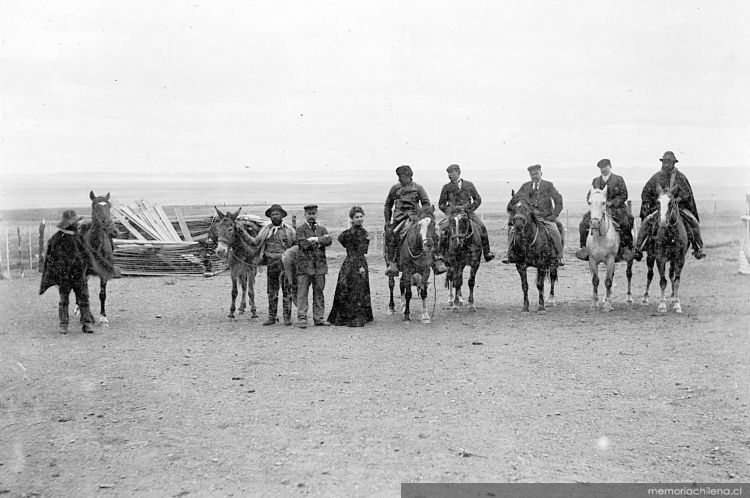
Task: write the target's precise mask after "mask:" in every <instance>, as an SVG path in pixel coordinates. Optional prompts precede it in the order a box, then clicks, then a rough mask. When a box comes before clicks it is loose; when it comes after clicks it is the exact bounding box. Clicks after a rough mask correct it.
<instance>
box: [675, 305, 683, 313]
mask: <svg viewBox="0 0 750 498" xmlns="http://www.w3.org/2000/svg"><path fill="white" fill-rule="evenodd" d="M674 312H675V313H682V307H681V306H675V308H674Z"/></svg>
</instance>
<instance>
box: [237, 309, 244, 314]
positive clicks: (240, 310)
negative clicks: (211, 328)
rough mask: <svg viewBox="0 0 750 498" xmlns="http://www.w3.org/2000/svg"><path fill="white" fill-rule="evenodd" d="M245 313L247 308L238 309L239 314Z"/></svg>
mask: <svg viewBox="0 0 750 498" xmlns="http://www.w3.org/2000/svg"><path fill="white" fill-rule="evenodd" d="M244 313H245V310H243V309H242V308H240V309H238V310H237V314H239V315H242V314H244Z"/></svg>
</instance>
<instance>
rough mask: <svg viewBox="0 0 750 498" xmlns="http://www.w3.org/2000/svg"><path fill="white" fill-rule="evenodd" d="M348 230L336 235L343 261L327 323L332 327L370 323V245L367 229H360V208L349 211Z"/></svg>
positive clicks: (363, 215)
mask: <svg viewBox="0 0 750 498" xmlns="http://www.w3.org/2000/svg"><path fill="white" fill-rule="evenodd" d="M349 218H350V219H351V220H352V227H351V228H350V229H348V230H344V231H343V232H341V234H340V235H339V242H340V243H341V245H342V246H344V247H345V248H346V259H345V260H344V264H343V265H342V266H341V271H339V278H338V281H337V283H336V294H334V297H333V306H332V307H331V313H330V314H329V315H328V321H329V322H330V323H331V324H333V325H347V326H349V327H362V326H364V324H365V323H367V322H371V321H372V302H371V300H370V271H369V269H368V268H367V259H366V258H365V255H366V254H367V250H368V248H369V246H370V240H369V238H368V233H367V230H365V228H364V227H363V226H362V223H363V222H364V219H365V212H364V210H363V209H362V208H361V207H360V206H354V207H353V208H351V210H349Z"/></svg>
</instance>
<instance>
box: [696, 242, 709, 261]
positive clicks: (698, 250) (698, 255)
mask: <svg viewBox="0 0 750 498" xmlns="http://www.w3.org/2000/svg"><path fill="white" fill-rule="evenodd" d="M693 256H695V259H703V258H705V257H706V253H705V252H703V248H702V247H700V246H698V245H697V244H693Z"/></svg>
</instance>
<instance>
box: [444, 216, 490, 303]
mask: <svg viewBox="0 0 750 498" xmlns="http://www.w3.org/2000/svg"><path fill="white" fill-rule="evenodd" d="M447 235H448V250H447V251H446V263H447V266H448V273H446V275H445V285H446V287H448V288H449V289H450V297H449V299H448V306H450V307H452V308H453V311H458V310H459V306H460V305H463V304H464V301H463V296H462V295H461V286H462V285H463V274H464V267H465V266H466V265H469V266H471V273H470V274H469V282H468V284H469V311H470V312H474V311H476V308H475V307H474V282H475V281H476V276H477V271H478V270H479V264H480V262H481V259H482V258H481V256H482V239H481V235H480V233H479V229H478V228H477V227H476V226H474V223H472V221H471V219H470V218H469V215H468V213H467V212H466V210H465V209H463V208H460V207H456V208H453V209H452V210H451V211H450V212H449V214H448V229H447ZM453 289H455V296H454V292H453Z"/></svg>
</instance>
